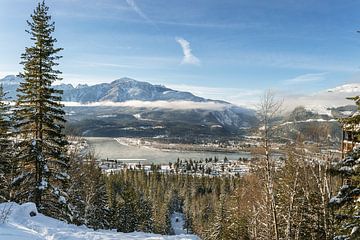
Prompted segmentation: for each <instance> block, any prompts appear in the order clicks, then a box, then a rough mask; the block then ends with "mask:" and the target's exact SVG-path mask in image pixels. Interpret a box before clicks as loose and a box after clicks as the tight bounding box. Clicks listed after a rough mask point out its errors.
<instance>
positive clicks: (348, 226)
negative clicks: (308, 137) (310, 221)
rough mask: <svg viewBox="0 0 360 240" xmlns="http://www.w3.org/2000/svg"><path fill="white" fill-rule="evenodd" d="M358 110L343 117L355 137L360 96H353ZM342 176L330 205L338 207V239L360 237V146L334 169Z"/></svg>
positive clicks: (359, 119) (359, 118) (359, 133)
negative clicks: (341, 183)
mask: <svg viewBox="0 0 360 240" xmlns="http://www.w3.org/2000/svg"><path fill="white" fill-rule="evenodd" d="M351 99H353V100H354V101H355V103H356V105H357V106H358V111H357V112H356V113H355V114H354V115H353V116H351V117H348V118H345V119H342V121H341V122H342V123H343V124H344V125H345V126H344V127H345V128H346V129H347V130H349V129H351V130H352V131H353V133H354V139H356V138H357V139H359V138H360V97H359V96H357V97H354V98H351ZM333 172H334V173H335V174H336V175H338V176H340V177H342V179H343V185H342V186H341V188H340V190H339V192H338V194H337V195H336V196H334V197H333V198H331V200H330V206H332V207H333V208H334V209H336V210H337V211H336V219H337V221H336V223H337V225H336V227H337V234H338V236H337V237H336V238H335V239H337V240H345V239H360V202H359V200H360V148H359V147H357V148H355V149H353V151H352V152H350V153H349V154H348V156H346V157H345V158H344V159H343V160H342V161H341V162H340V163H339V164H338V165H337V166H336V168H335V169H334V170H333Z"/></svg>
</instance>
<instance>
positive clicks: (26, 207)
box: [0, 203, 199, 240]
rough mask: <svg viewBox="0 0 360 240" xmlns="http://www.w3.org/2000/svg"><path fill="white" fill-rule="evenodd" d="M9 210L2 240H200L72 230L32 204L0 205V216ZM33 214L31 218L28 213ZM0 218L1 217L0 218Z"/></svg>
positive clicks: (0, 229) (2, 226) (0, 230)
mask: <svg viewBox="0 0 360 240" xmlns="http://www.w3.org/2000/svg"><path fill="white" fill-rule="evenodd" d="M9 207H11V213H10V215H9V217H8V219H7V221H6V223H1V222H0V239H1V240H30V239H31V240H73V239H74V240H100V239H101V240H115V239H116V240H119V239H121V240H135V239H145V240H146V239H147V240H150V239H151V240H199V238H198V237H196V236H194V235H185V234H183V235H174V236H163V235H158V234H149V233H141V232H134V233H119V232H116V231H106V230H101V231H94V230H92V229H89V228H86V227H84V226H81V227H79V226H75V225H71V224H66V223H65V222H62V221H59V220H56V219H53V218H50V217H46V216H44V215H42V214H39V213H37V210H36V207H35V204H33V203H25V204H23V205H18V204H16V203H3V204H0V214H1V212H2V210H3V209H8V208H9ZM32 211H33V212H36V213H37V215H36V216H35V217H30V215H29V213H30V212H32ZM0 218H1V216H0Z"/></svg>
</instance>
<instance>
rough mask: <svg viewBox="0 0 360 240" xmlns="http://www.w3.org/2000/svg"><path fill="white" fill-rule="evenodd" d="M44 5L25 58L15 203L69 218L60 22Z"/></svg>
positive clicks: (36, 13) (31, 23)
mask: <svg viewBox="0 0 360 240" xmlns="http://www.w3.org/2000/svg"><path fill="white" fill-rule="evenodd" d="M48 10H49V9H48V7H47V6H46V5H45V3H44V1H43V2H41V3H39V4H38V5H37V7H36V9H35V11H34V13H33V14H32V15H31V21H28V26H29V30H27V32H28V33H29V34H30V36H31V38H30V39H31V40H32V42H33V45H32V46H31V47H27V48H26V49H25V53H23V54H22V55H21V59H22V62H21V64H22V65H23V66H24V68H23V72H22V73H21V74H20V76H21V77H22V78H23V79H24V82H22V83H21V84H20V86H19V88H18V90H17V91H18V92H19V94H18V100H17V102H16V106H15V121H16V124H15V128H16V133H17V135H18V137H19V139H20V140H19V142H18V143H17V150H18V152H17V165H18V175H17V177H16V178H15V181H14V183H15V184H16V186H17V195H16V196H15V199H16V200H17V201H19V202H25V201H33V202H35V203H36V205H37V207H38V208H39V210H40V211H41V212H44V213H46V214H48V215H50V216H56V217H60V218H63V217H64V216H63V215H64V213H63V210H64V207H65V206H66V201H67V200H66V199H67V193H66V184H67V181H68V179H69V176H68V174H67V168H68V165H67V162H68V159H67V157H66V155H65V153H66V149H65V147H66V145H67V141H66V139H65V136H64V135H63V133H62V130H63V124H64V122H65V120H64V114H65V113H64V111H63V109H62V108H63V105H62V104H60V101H61V94H62V91H58V90H55V89H54V88H52V86H51V84H52V83H54V82H55V81H57V80H61V78H59V77H58V74H60V73H61V72H60V71H58V70H55V69H54V67H56V66H57V65H58V63H57V60H59V59H60V58H61V57H60V56H58V55H57V54H58V53H59V51H61V50H62V49H61V48H55V47H54V44H55V43H56V39H55V38H54V37H53V36H52V33H53V32H54V30H55V25H54V22H52V21H51V16H50V15H49V14H48Z"/></svg>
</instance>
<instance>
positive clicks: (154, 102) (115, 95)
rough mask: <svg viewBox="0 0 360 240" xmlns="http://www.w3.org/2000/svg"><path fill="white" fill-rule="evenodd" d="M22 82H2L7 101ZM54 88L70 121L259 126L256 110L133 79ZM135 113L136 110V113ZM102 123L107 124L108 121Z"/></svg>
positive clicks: (19, 80)
mask: <svg viewBox="0 0 360 240" xmlns="http://www.w3.org/2000/svg"><path fill="white" fill-rule="evenodd" d="M20 82H21V79H20V78H17V77H15V76H7V77H5V78H4V79H2V80H0V83H3V85H4V89H5V91H6V92H8V95H7V97H10V98H12V99H15V98H16V87H17V86H18V84H19V83H20ZM54 87H55V88H57V89H60V90H63V92H64V93H63V101H64V102H65V106H69V107H73V108H72V109H71V111H72V113H71V114H72V116H73V117H74V116H75V117H74V118H69V119H70V120H73V119H74V120H76V121H79V120H81V119H82V117H83V116H86V119H89V118H91V117H92V118H96V115H97V114H98V113H99V112H102V115H106V116H107V115H114V112H116V113H118V114H129V116H132V115H133V114H141V115H143V116H148V117H147V118H149V119H152V120H154V121H156V122H164V123H168V122H170V121H171V122H173V123H176V122H177V125H179V124H180V123H186V124H190V125H191V126H194V125H205V126H211V125H221V126H223V127H224V128H230V129H232V130H234V129H238V128H245V127H249V126H250V125H251V123H254V122H256V119H255V117H254V112H253V111H252V110H249V109H246V108H242V107H238V106H235V105H233V104H231V103H228V102H225V101H220V100H210V99H205V98H202V97H198V96H195V95H194V94H192V93H190V92H182V91H177V90H173V89H170V88H167V87H165V86H162V85H153V84H150V83H147V82H141V81H137V80H134V79H130V78H121V79H118V80H115V81H113V82H110V83H101V84H96V85H92V86H88V85H86V84H85V85H78V86H76V87H74V86H73V85H71V84H61V85H56V86H54ZM74 102H75V103H76V104H75V105H74ZM83 106H87V108H86V111H85V113H83V112H82V113H79V111H81V110H80V107H83ZM76 107H77V108H76ZM109 107H111V108H109ZM115 107H117V108H115ZM133 109H136V112H134V111H133ZM89 113H90V115H88V114H89ZM80 115H81V116H80ZM76 116H78V118H76ZM122 116H123V115H122ZM75 118H76V119H75ZM102 120H103V121H106V119H104V118H102ZM119 120H121V119H119ZM135 120H136V119H135ZM70 122H71V121H70ZM142 122H145V121H142ZM209 129H210V128H209ZM232 130H231V131H232ZM206 131H207V130H205V132H206Z"/></svg>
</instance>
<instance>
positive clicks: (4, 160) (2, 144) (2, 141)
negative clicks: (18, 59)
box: [0, 84, 13, 202]
mask: <svg viewBox="0 0 360 240" xmlns="http://www.w3.org/2000/svg"><path fill="white" fill-rule="evenodd" d="M5 100H6V99H5V93H4V91H3V86H2V85H1V84H0V202H2V201H5V200H9V199H10V182H11V173H12V162H13V159H12V158H13V156H12V154H13V151H12V142H11V140H10V139H9V137H10V128H11V120H10V116H9V111H10V107H9V104H7V103H6V102H5Z"/></svg>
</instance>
